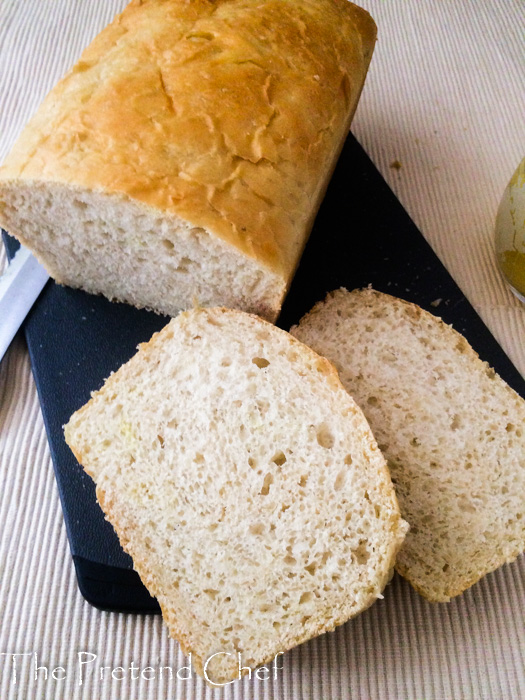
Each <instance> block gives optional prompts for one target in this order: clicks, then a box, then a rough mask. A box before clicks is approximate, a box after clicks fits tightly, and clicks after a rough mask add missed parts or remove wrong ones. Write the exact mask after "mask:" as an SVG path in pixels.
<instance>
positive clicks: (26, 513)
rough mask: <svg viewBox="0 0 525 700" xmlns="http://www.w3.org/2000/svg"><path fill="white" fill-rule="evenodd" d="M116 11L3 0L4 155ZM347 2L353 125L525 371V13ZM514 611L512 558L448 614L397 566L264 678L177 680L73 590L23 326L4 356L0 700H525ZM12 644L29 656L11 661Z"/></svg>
mask: <svg viewBox="0 0 525 700" xmlns="http://www.w3.org/2000/svg"><path fill="white" fill-rule="evenodd" d="M125 4H126V0H0V159H2V158H3V157H4V156H5V155H6V153H7V152H8V150H9V148H10V146H11V144H12V143H13V141H14V139H15V137H16V136H17V134H18V133H19V131H20V129H21V128H22V126H23V124H24V123H25V122H26V121H27V119H28V118H29V117H30V115H31V114H32V113H33V111H34V110H35V109H36V107H37V106H38V104H39V102H40V101H41V99H42V98H43V97H44V95H45V94H46V93H47V92H48V90H49V89H50V88H51V87H52V86H53V85H54V83H55V82H56V81H57V80H58V79H59V78H60V77H61V75H62V74H63V73H64V72H65V70H66V69H67V68H68V67H69V66H70V65H71V64H72V63H73V62H74V61H75V60H76V59H77V57H78V56H79V54H80V52H81V51H82V49H83V47H85V46H86V45H87V44H88V43H89V41H90V39H91V38H92V37H93V36H94V35H95V34H96V33H97V32H98V31H100V30H101V29H102V28H103V27H104V26H105V25H106V24H107V23H108V22H109V21H110V20H111V19H112V17H113V15H114V14H115V13H116V12H117V11H120V10H121V9H122V8H123V7H124V5H125ZM362 4H363V5H364V6H365V7H366V8H367V9H368V10H369V11H370V12H371V13H372V15H373V16H374V18H375V19H376V22H377V24H378V27H379V39H378V43H377V48H376V52H375V55H374V58H373V61H372V66H371V69H370V73H369V77H368V80H367V84H366V87H365V90H364V92H363V96H362V100H361V103H360V106H359V109H358V113H357V115H356V118H355V121H354V125H353V131H354V133H355V134H356V136H357V137H358V139H359V140H360V141H361V143H362V144H363V146H364V147H365V149H366V150H367V151H368V153H369V154H370V156H371V157H372V159H373V160H374V162H375V163H376V165H377V166H378V167H379V169H380V170H381V172H382V173H383V175H384V177H385V178H386V179H387V180H388V182H389V183H390V185H391V186H392V188H393V189H394V191H395V192H396V194H397V196H398V197H399V199H400V200H401V202H402V203H403V205H404V206H405V208H406V209H407V210H408V212H409V213H410V215H411V216H412V218H413V219H414V220H415V222H416V223H417V224H418V226H419V227H420V229H421V231H422V232H423V234H424V235H425V236H426V238H427V239H428V240H429V241H430V243H431V245H432V246H433V247H434V249H435V251H436V252H437V254H438V255H439V257H440V258H441V259H442V261H443V262H444V263H445V265H446V266H447V268H448V269H449V270H450V272H451V273H452V275H453V276H454V278H455V279H456V281H457V282H458V283H459V285H460V286H461V287H462V289H463V290H464V292H465V294H466V295H467V297H468V298H469V300H470V301H471V302H472V304H473V305H474V307H475V308H476V309H477V311H478V312H479V313H480V315H481V316H482V317H483V319H484V321H485V322H486V323H487V325H488V326H489V327H490V329H491V330H492V332H493V333H494V335H495V336H496V337H497V338H498V340H499V342H500V343H501V345H502V346H503V348H504V349H505V350H506V352H507V353H508V354H509V356H510V357H511V359H512V360H513V361H514V363H515V364H516V366H517V367H518V369H519V370H520V371H521V373H522V374H525V308H524V307H523V306H522V305H520V304H519V302H518V301H517V300H516V299H514V298H513V297H512V295H511V294H510V293H509V291H508V290H507V288H506V286H505V284H504V282H503V280H502V278H501V276H500V274H499V273H498V270H497V268H496V265H495V262H494V252H493V228H494V218H495V214H496V210H497V206H498V202H499V199H500V197H501V194H502V192H503V190H504V188H505V185H506V183H507V181H508V179H509V178H510V176H511V174H512V172H513V170H514V168H515V167H516V166H517V164H518V162H519V161H520V160H521V158H522V157H523V155H525V153H524V151H525V128H524V127H525V119H524V115H525V61H524V51H523V49H524V45H523V27H524V25H525V6H524V4H523V2H522V0H504V1H502V0H500V1H499V2H495V1H494V0H477V1H476V2H473V1H470V2H468V1H465V0H441V1H439V2H438V1H436V0H363V2H362ZM395 162H396V165H397V166H398V167H393V165H392V164H393V163H395ZM399 165H400V166H401V167H399ZM2 264H3V261H2ZM0 321H1V319H0ZM524 602H525V558H524V557H523V556H522V557H520V559H518V561H517V562H515V563H514V564H512V565H509V566H505V567H503V568H502V569H500V570H498V571H496V572H495V573H493V574H491V575H489V576H487V577H486V578H485V579H483V580H482V581H481V582H480V583H478V584H477V585H475V586H474V587H473V588H471V589H470V590H469V591H467V592H466V593H465V594H464V595H463V596H461V597H459V598H457V599H455V600H454V601H453V602H451V603H449V604H444V605H432V604H429V603H427V602H425V601H424V600H423V599H422V598H420V597H419V596H418V595H417V594H416V593H414V591H412V589H411V588H410V587H409V586H408V584H406V583H405V582H404V581H403V580H402V579H400V578H399V577H397V576H396V577H395V578H394V580H393V582H392V583H391V585H390V586H388V588H387V590H386V592H385V597H384V600H381V601H379V602H378V603H376V604H375V605H374V606H373V607H372V608H371V609H369V610H368V611H367V612H365V613H364V614H362V615H361V616H359V617H358V618H356V619H355V620H353V621H350V622H349V623H347V624H345V625H343V626H342V627H340V628H338V629H337V630H336V631H335V632H333V633H330V634H327V635H324V636H322V637H320V638H318V639H315V640H313V641H311V642H309V643H307V644H304V645H302V646H301V647H299V648H297V649H295V650H293V651H291V652H289V653H287V654H286V655H285V656H284V657H282V666H283V668H282V669H280V670H278V671H276V672H275V674H273V673H272V678H270V679H268V680H265V681H262V680H255V679H251V680H250V679H248V678H245V679H243V680H242V681H240V682H236V683H234V684H232V685H229V686H227V687H225V688H224V689H222V690H212V689H210V688H207V687H206V686H205V685H204V683H203V682H202V681H201V680H200V679H196V678H195V676H194V675H193V677H192V678H190V679H187V680H176V678H175V675H176V672H177V671H178V670H179V669H182V667H184V666H185V665H186V663H187V661H186V659H185V657H184V656H183V655H182V654H181V653H180V651H179V647H178V645H177V643H176V642H174V641H172V640H170V639H169V638H168V636H167V634H166V629H165V627H164V626H163V624H162V622H161V619H160V618H159V617H156V616H151V617H148V616H137V615H125V614H113V613H105V612H100V611H98V610H95V609H94V608H92V607H91V606H90V605H89V604H88V603H86V602H85V601H84V600H83V598H82V597H81V595H80V593H79V591H78V589H77V585H76V579H75V574H74V570H73V564H72V561H71V558H70V554H69V549H68V544H67V539H66V533H65V528H64V523H63V519H62V513H61V509H60V504H59V500H58V493H57V489H56V485H55V480H54V474H53V469H52V465H51V460H50V456H49V451H48V447H47V441H46V436H45V432H44V427H43V423H42V417H41V413H40V408H39V404H38V399H37V396H36V392H35V387H34V384H33V380H32V376H31V369H30V364H29V360H28V356H27V352H26V348H25V344H24V341H23V338H22V337H20V336H19V337H17V339H16V340H15V342H14V343H13V345H12V347H11V348H10V350H9V352H8V354H7V356H6V358H5V359H4V360H3V361H2V363H1V365H0V654H1V656H0V698H1V699H2V700H4V699H11V698H21V699H23V700H30V699H31V700H32V699H34V700H44V699H49V700H59V699H61V698H64V699H65V700H74V699H76V698H85V699H90V700H92V699H93V700H94V699H95V698H96V699H97V700H109V699H110V698H126V700H132V699H133V698H140V699H141V700H142V699H144V700H146V699H150V698H151V699H153V698H155V699H157V700H167V699H168V698H169V699H172V698H188V699H189V698H193V699H201V698H275V699H281V698H282V699H285V698H286V699H291V698H294V699H295V698H298V699H299V698H300V699H303V698H315V699H316V700H317V699H318V700H327V699H328V698H336V699H343V698H352V699H365V698H370V699H372V700H376V699H382V698H387V699H396V700H397V699H399V700H409V699H410V700H416V699H417V700H431V699H447V700H448V699H450V700H452V699H454V700H457V699H460V698H461V699H463V698H472V699H474V698H475V699H476V700H478V699H481V698H486V699H487V700H504V699H505V700H506V699H510V698H513V699H515V700H522V699H523V698H525V670H524V664H525V661H524V656H525V624H524V623H525V619H524ZM12 654H25V656H17V657H15V661H16V668H14V667H13V657H12ZM79 655H80V656H79ZM80 661H84V662H87V661H89V662H90V663H84V664H83V665H82V666H80V664H79V662H80ZM35 666H40V667H41V668H40V669H39V670H38V671H37V672H36V679H35ZM148 667H149V668H151V669H153V670H152V671H148V670H146V669H147V668H148ZM161 667H162V668H163V669H164V670H163V671H162V672H161V671H160V668H161ZM119 668H123V669H124V670H123V671H119V670H116V669H119ZM81 669H82V670H83V674H82V677H81V675H80V670H81ZM130 669H131V670H130ZM170 669H171V674H172V675H173V676H174V678H173V679H170ZM15 672H16V678H15ZM180 675H184V672H181V674H180ZM274 675H275V676H276V677H275V678H274V677H273V676H274ZM15 680H16V682H15ZM80 681H82V683H80Z"/></svg>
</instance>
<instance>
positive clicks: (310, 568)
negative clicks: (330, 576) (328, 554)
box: [304, 561, 317, 576]
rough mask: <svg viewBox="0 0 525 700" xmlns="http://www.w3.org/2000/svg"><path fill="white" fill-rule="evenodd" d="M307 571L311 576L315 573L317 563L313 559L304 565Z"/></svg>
mask: <svg viewBox="0 0 525 700" xmlns="http://www.w3.org/2000/svg"><path fill="white" fill-rule="evenodd" d="M304 568H305V569H306V571H308V573H309V574H310V575H311V576H313V575H314V574H315V570H316V569H317V564H316V563H315V562H314V561H313V562H312V563H311V564H308V565H307V566H305V567H304Z"/></svg>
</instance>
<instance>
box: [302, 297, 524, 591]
mask: <svg viewBox="0 0 525 700" xmlns="http://www.w3.org/2000/svg"><path fill="white" fill-rule="evenodd" d="M291 332H292V334H293V335H295V336H296V337H297V338H299V339H300V340H302V341H303V342H305V343H307V344H308V345H310V346H311V347H312V348H314V349H315V350H316V351H317V352H319V353H322V354H323V355H325V356H326V357H328V358H329V359H330V360H331V361H332V362H333V363H334V365H335V366H336V367H337V369H338V370H339V374H340V377H341V381H342V382H343V384H344V386H345V387H346V389H347V390H348V391H349V393H350V394H351V395H352V396H353V397H354V398H355V400H356V401H357V402H358V404H359V405H360V406H361V408H362V409H363V411H364V413H365V415H366V417H367V419H368V421H369V423H370V426H371V427H372V430H373V432H374V435H375V436H376V438H377V441H378V443H379V446H380V448H381V450H382V451H383V453H384V455H385V457H386V459H387V462H388V465H389V468H390V472H391V475H392V480H393V482H394V484H395V487H396V492H397V495H398V498H399V503H400V507H401V513H402V515H403V517H404V518H405V519H406V520H407V521H408V522H409V523H410V531H409V533H408V535H407V538H406V540H405V543H404V545H403V547H402V549H401V551H400V553H399V556H398V559H397V564H396V567H397V569H398V571H399V572H400V573H401V574H402V575H403V576H405V577H406V578H407V579H408V580H409V581H410V582H411V583H412V585H413V586H414V587H415V588H416V590H417V591H419V592H420V593H421V594H422V595H424V596H425V597H426V598H428V599H429V600H432V601H448V600H450V598H452V597H453V596H456V595H458V594H459V593H461V592H462V591H464V590H465V589H466V588H468V587H469V586H471V585H472V584H473V583H475V582H476V581H478V580H479V579H480V578H481V577H482V576H484V575H485V574H487V573H488V572H490V571H492V570H494V569H496V568H497V567H499V566H500V565H502V564H503V563H505V562H511V561H513V560H514V559H515V558H516V557H517V556H518V555H519V554H520V553H521V552H522V551H523V549H524V548H525V513H524V511H525V499H524V494H525V402H524V401H523V399H522V398H520V397H519V396H518V395H517V394H516V393H515V392H514V391H513V390H512V389H511V388H510V387H509V386H508V385H507V384H506V383H505V382H504V381H503V380H502V379H501V378H500V377H499V376H498V375H497V374H496V373H495V372H494V370H492V369H491V368H490V367H489V366H488V365H487V364H486V363H484V362H482V361H481V360H480V359H479V357H478V355H477V354H476V353H475V352H474V350H473V349H472V348H471V346H470V345H469V344H468V342H467V341H466V340H465V338H464V337H463V336H461V335H460V334H459V333H457V332H456V331H455V330H453V328H452V327H450V326H448V325H446V324H445V323H443V322H442V321H441V320H440V319H439V318H437V317H435V316H433V315H432V314H430V313H427V312H426V311H424V310H423V309H421V308H419V307H418V306H415V305H414V304H410V303H407V302H405V301H402V300H400V299H396V298H394V297H391V296H389V295H386V294H381V293H379V292H377V291H374V290H373V289H364V290H359V291H354V292H351V293H349V292H348V291H347V290H345V289H340V290H337V291H335V292H332V293H331V294H329V295H328V296H327V298H326V300H325V301H324V302H321V303H319V304H317V305H316V306H315V307H314V309H313V310H312V311H311V312H310V313H309V314H307V315H306V316H305V317H304V318H303V319H302V320H301V322H300V324H299V325H298V326H296V327H295V328H293V329H292V331H291Z"/></svg>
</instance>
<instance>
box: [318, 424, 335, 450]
mask: <svg viewBox="0 0 525 700" xmlns="http://www.w3.org/2000/svg"><path fill="white" fill-rule="evenodd" d="M317 442H318V443H319V444H320V445H321V447H325V448H326V449H328V450H329V449H330V448H332V447H333V446H334V443H335V438H334V436H333V435H332V432H331V430H330V428H329V427H328V426H327V425H326V423H321V425H320V426H319V427H318V428H317Z"/></svg>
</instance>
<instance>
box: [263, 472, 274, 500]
mask: <svg viewBox="0 0 525 700" xmlns="http://www.w3.org/2000/svg"><path fill="white" fill-rule="evenodd" d="M272 484H273V475H272V474H270V473H268V474H266V476H265V477H264V482H263V485H262V489H261V496H267V495H268V494H269V493H270V486H271V485H272Z"/></svg>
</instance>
